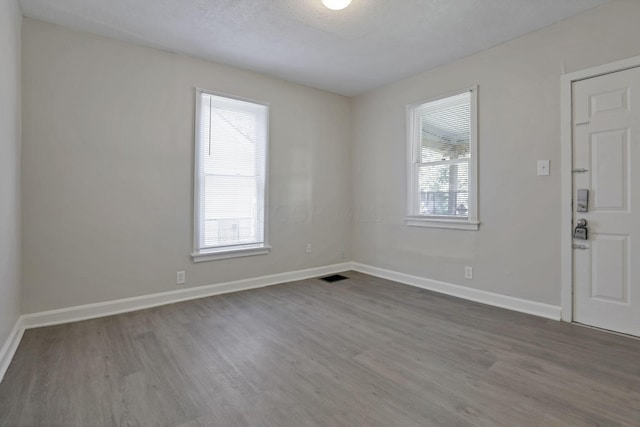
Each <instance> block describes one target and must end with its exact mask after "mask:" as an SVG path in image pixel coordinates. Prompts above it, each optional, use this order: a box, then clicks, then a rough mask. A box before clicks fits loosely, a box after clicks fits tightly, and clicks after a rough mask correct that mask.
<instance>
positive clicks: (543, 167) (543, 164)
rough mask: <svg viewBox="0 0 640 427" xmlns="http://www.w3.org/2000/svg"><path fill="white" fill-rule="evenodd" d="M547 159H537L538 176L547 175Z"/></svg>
mask: <svg viewBox="0 0 640 427" xmlns="http://www.w3.org/2000/svg"><path fill="white" fill-rule="evenodd" d="M549 163H550V162H549V160H538V176H548V175H549Z"/></svg>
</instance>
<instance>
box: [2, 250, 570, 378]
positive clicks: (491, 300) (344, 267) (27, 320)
mask: <svg viewBox="0 0 640 427" xmlns="http://www.w3.org/2000/svg"><path fill="white" fill-rule="evenodd" d="M348 270H355V271H358V272H361V273H365V274H370V275H372V276H376V277H381V278H383V279H388V280H393V281H395V282H399V283H404V284H406V285H411V286H416V287H418V288H422V289H428V290H431V291H435V292H439V293H442V294H447V295H451V296H455V297H458V298H462V299H466V300H470V301H475V302H479V303H482V304H487V305H492V306H495V307H501V308H505V309H508V310H513V311H519V312H522V313H527V314H532V315H535V316H539V317H544V318H547V319H553V320H560V313H561V307H556V306H553V305H548V304H542V303H539V302H535V301H529V300H524V299H520V298H514V297H510V296H506V295H500V294H494V293H491V292H486V291H481V290H478V289H473V288H469V287H466V286H459V285H454V284H451V283H446V282H440V281H437V280H430V279H425V278H423V277H418V276H412V275H410V274H405V273H399V272H397V271H392V270H385V269H383V268H378V267H373V266H370V265H365V264H360V263H357V262H345V263H342V264H334V265H328V266H324V267H316V268H309V269H306V270H298V271H292V272H287V273H279V274H272V275H269V276H262V277H255V278H251V279H244V280H236V281H233V282H225V283H218V284H215V285H208V286H200V287H195V288H187V289H180V290H176V291H169V292H162V293H157V294H151V295H142V296H138V297H133V298H125V299H120V300H113V301H105V302H100V303H95V304H86V305H79V306H75V307H68V308H62V309H59V310H51V311H43V312H39V313H32V314H24V315H22V316H20V318H19V319H18V320H17V321H16V324H15V326H14V328H13V330H12V331H11V334H10V335H9V337H8V338H7V341H6V342H5V344H4V346H3V347H2V350H0V381H2V378H3V377H4V374H5V372H6V370H7V368H8V367H9V364H10V363H11V359H12V358H13V356H14V354H15V352H16V350H17V348H18V344H19V343H20V340H21V339H22V335H23V333H24V331H25V330H26V329H30V328H37V327H41V326H50V325H58V324H62V323H70V322H77V321H80V320H87V319H94V318H98V317H105V316H111V315H114V314H120V313H126V312H130V311H137V310H143V309H145V308H151V307H157V306H161V305H166V304H173V303H176V302H181V301H188V300H193V299H198V298H204V297H208V296H213V295H220V294H226V293H231V292H238V291H244V290H249V289H256V288H262V287H265V286H271V285H277V284H281V283H287V282H292V281H296V280H304V279H309V278H312V277H318V276H323V275H327V274H335V273H340V272H343V271H348Z"/></svg>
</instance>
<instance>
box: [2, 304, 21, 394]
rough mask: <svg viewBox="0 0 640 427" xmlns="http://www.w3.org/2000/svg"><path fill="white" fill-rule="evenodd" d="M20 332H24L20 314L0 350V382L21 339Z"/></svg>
mask: <svg viewBox="0 0 640 427" xmlns="http://www.w3.org/2000/svg"><path fill="white" fill-rule="evenodd" d="M22 334H24V325H23V324H22V316H20V317H19V318H18V319H17V320H16V324H15V325H14V326H13V329H12V330H11V333H10V334H9V336H8V337H7V340H6V341H5V343H4V345H3V346H2V349H1V350H0V382H2V379H3V378H4V374H5V373H6V372H7V369H8V368H9V364H10V363H11V359H13V355H14V354H16V350H17V349H18V344H20V340H21V339H22Z"/></svg>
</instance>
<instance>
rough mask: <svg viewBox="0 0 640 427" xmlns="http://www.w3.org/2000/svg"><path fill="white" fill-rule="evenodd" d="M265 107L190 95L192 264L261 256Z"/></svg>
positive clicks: (263, 249)
mask: <svg viewBox="0 0 640 427" xmlns="http://www.w3.org/2000/svg"><path fill="white" fill-rule="evenodd" d="M268 116H269V108H268V107H267V106H266V105H264V104H259V103H255V102H249V101H245V100H240V99H234V98H229V97H225V96H219V95H215V94H212V93H208V92H205V91H203V90H197V91H196V144H195V227H194V228H195V233H194V234H195V238H194V240H195V243H194V253H193V254H192V256H193V258H194V261H196V262H198V261H209V260H214V259H223V258H232V257H238V256H249V255H259V254H265V253H268V251H269V246H268V245H267V241H266V234H267V233H266V229H265V227H266V226H265V224H266V214H265V205H266V192H267V189H266V179H265V178H266V167H267V140H268Z"/></svg>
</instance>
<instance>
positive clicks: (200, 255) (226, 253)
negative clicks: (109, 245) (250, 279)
mask: <svg viewBox="0 0 640 427" xmlns="http://www.w3.org/2000/svg"><path fill="white" fill-rule="evenodd" d="M270 250H271V246H266V245H249V246H242V247H238V248H224V249H205V250H202V251H198V252H194V253H192V254H191V257H192V258H193V262H205V261H217V260H220V259H230V258H241V257H246V256H255V255H267V254H268V253H269V251H270Z"/></svg>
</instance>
